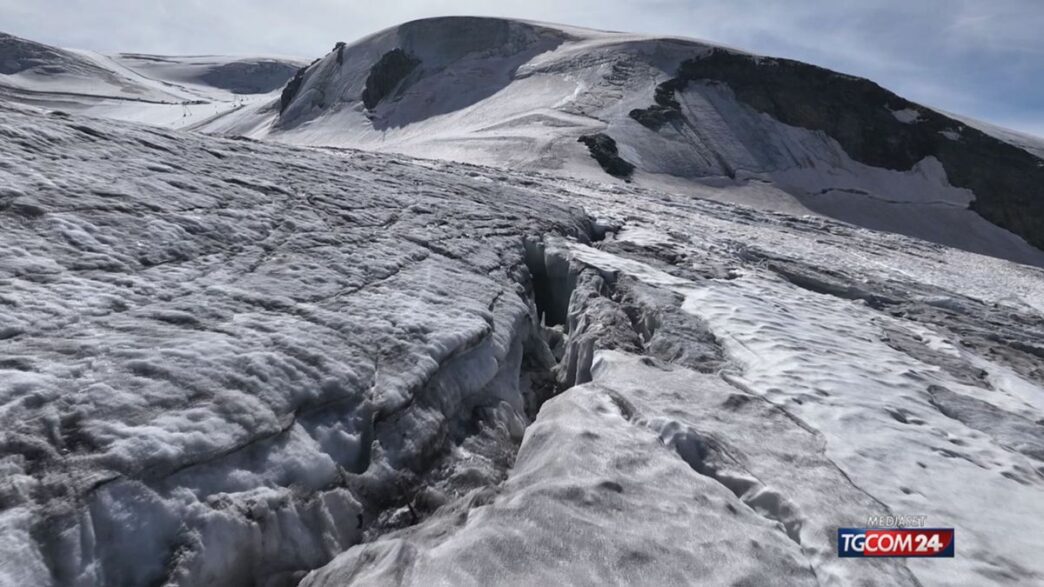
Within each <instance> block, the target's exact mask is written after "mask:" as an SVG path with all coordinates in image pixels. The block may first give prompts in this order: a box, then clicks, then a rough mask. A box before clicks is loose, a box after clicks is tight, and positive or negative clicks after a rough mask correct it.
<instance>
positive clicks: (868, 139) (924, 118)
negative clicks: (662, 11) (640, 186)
mask: <svg viewBox="0 0 1044 587" xmlns="http://www.w3.org/2000/svg"><path fill="white" fill-rule="evenodd" d="M696 80H715V81H720V82H724V83H725V84H727V85H728V87H729V88H730V89H731V90H732V92H734V93H735V95H736V97H737V98H738V99H739V100H740V101H741V102H743V103H744V104H746V105H748V106H750V107H751V108H754V109H755V110H757V111H759V112H763V113H765V114H768V115H770V116H772V117H773V118H775V119H776V120H778V121H780V122H783V123H785V124H789V125H791V126H797V127H801V128H805V129H810V130H817V131H822V132H824V133H826V134H828V135H829V136H830V137H832V138H833V139H835V140H836V141H837V142H838V143H839V144H840V145H841V147H842V148H843V149H844V150H845V152H846V153H847V154H848V155H849V156H850V157H851V158H852V159H854V160H856V161H858V162H860V163H864V164H866V165H872V166H874V167H882V168H886V169H894V170H900V171H906V170H909V169H911V168H913V167H914V165H916V164H917V163H918V162H920V161H922V160H924V159H925V158H927V157H935V158H936V159H938V160H939V161H940V162H941V163H942V165H943V168H944V169H945V171H946V176H947V178H948V179H949V181H950V183H951V184H952V185H954V186H955V187H960V188H967V189H969V190H971V191H972V192H973V193H974V194H975V201H974V202H972V204H971V208H972V209H973V210H974V211H976V212H977V213H978V214H980V215H981V216H982V217H984V218H985V219H986V220H989V221H990V222H992V223H994V224H996V225H998V226H1001V227H1002V228H1005V229H1007V230H1010V231H1011V232H1013V233H1015V234H1017V235H1019V236H1021V237H1023V238H1024V239H1026V241H1027V242H1029V243H1030V244H1032V245H1034V246H1036V247H1038V248H1044V188H1042V186H1044V160H1041V159H1040V158H1039V157H1036V156H1034V155H1032V154H1030V153H1029V152H1027V151H1025V150H1023V149H1020V148H1018V147H1016V146H1013V145H1011V144H1009V143H1006V142H1004V141H1001V140H999V139H996V138H994V137H991V136H989V135H987V134H985V133H983V132H980V131H978V130H976V129H973V128H970V127H968V126H965V125H964V124H962V123H960V122H958V121H956V120H954V119H952V118H949V117H947V116H944V115H942V114H939V113H938V112H935V111H933V110H930V109H928V108H924V107H922V106H919V105H917V104H914V103H913V102H910V101H908V100H906V99H904V98H902V97H900V96H898V95H896V94H894V93H892V92H890V91H888V90H886V89H884V88H882V87H881V86H879V85H877V84H875V83H874V82H872V81H869V80H866V79H862V78H857V77H853V76H848V75H844V74H840V73H837V72H834V71H830V70H828V69H824V68H821V67H816V66H814V65H808V64H805V63H801V62H798V61H791V60H789V59H775V58H768V57H755V56H752V55H746V54H740V53H735V52H731V51H726V50H720V49H719V50H714V51H711V52H709V53H708V54H707V55H706V56H704V57H702V58H697V59H690V60H687V61H685V62H683V63H682V64H681V66H680V67H679V68H678V71H677V74H676V76H675V77H674V78H671V79H670V80H668V81H666V82H664V83H663V84H661V85H660V86H659V87H658V88H657V91H656V104H655V105H654V106H651V107H650V108H647V109H644V110H634V111H632V112H631V113H630V114H631V117H632V118H634V119H635V120H637V121H639V122H641V123H642V124H644V125H645V126H647V127H649V128H650V129H653V130H658V129H659V128H660V127H662V126H663V125H664V124H665V123H666V122H669V121H671V120H677V119H680V117H681V112H680V110H679V109H678V103H677V101H676V100H675V98H674V93H675V92H677V91H679V90H683V89H685V87H686V86H687V85H688V83H689V82H691V81H696Z"/></svg>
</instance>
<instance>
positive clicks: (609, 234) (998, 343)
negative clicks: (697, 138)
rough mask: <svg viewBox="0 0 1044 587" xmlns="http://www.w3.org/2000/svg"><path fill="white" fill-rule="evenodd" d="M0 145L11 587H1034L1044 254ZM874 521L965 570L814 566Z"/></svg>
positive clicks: (459, 178)
mask: <svg viewBox="0 0 1044 587" xmlns="http://www.w3.org/2000/svg"><path fill="white" fill-rule="evenodd" d="M533 38H535V39H536V41H535V42H537V43H542V42H549V41H547V40H546V38H545V37H542V36H540V35H536V36H535V37H526V39H528V40H527V41H526V42H529V41H531V40H532V39H533ZM0 138H2V139H3V140H0V471H2V473H3V474H2V475H0V585H3V586H4V587H7V586H8V585H12V586H14V585H150V584H170V585H294V584H297V583H298V582H301V583H302V584H304V585H349V584H366V585H372V584H392V585H394V584H413V585H433V584H453V585H467V584H471V585H488V584H514V585H532V584H549V583H553V584H562V583H572V584H578V585H604V584H623V583H635V584H650V585H651V584H658V585H659V584H665V583H666V584H675V583H691V582H694V581H707V582H711V583H716V584H757V585H762V584H785V585H801V584H887V585H976V586H979V585H984V584H1037V583H1040V582H1041V581H1044V563H1042V560H1041V558H1040V557H1039V556H1038V554H1039V552H1040V551H1041V549H1042V548H1044V433H1042V426H1041V422H1042V421H1044V347H1042V345H1041V341H1042V340H1044V272H1042V271H1041V270H1039V269H1036V268H1032V267H1029V266H1026V265H1018V264H1015V263H1011V262H1008V261H1004V260H1000V259H997V258H992V257H985V256H980V255H976V254H972V253H968V252H965V251H960V250H955V249H951V248H947V247H944V246H940V245H937V244H932V243H928V242H924V241H919V240H916V239H911V238H908V237H904V236H899V235H895V234H888V233H880V232H873V231H869V230H866V229H862V228H858V227H854V226H852V225H848V224H844V223H840V222H837V221H833V220H829V219H824V218H821V217H816V216H795V215H791V214H783V213H773V212H766V211H757V210H754V209H751V208H747V207H743V206H738V205H734V204H729V203H720V202H715V201H713V200H712V199H714V198H716V199H728V197H729V196H728V191H729V190H730V189H735V188H734V187H724V188H717V187H709V186H705V185H699V184H694V185H693V187H692V190H691V192H690V193H688V194H685V195H671V194H669V193H666V192H664V191H662V190H658V189H648V188H646V187H643V186H641V185H637V184H636V183H635V184H618V183H607V182H603V181H587V180H581V179H570V178H567V177H563V176H561V175H559V174H556V173H550V172H549V173H535V172H528V173H527V172H519V171H508V170H503V169H500V168H497V167H483V166H476V165H468V164H459V163H448V162H433V161H425V160H412V159H408V158H406V157H402V156H394V155H386V154H374V153H366V152H359V151H352V150H338V149H314V148H309V149H302V148H295V147H290V146H282V145H278V144H271V143H262V142H255V141H250V140H242V139H240V140H228V139H220V138H214V137H208V136H206V135H200V134H191V133H183V132H177V131H170V130H162V129H156V128H149V127H143V126H135V125H131V124H126V123H120V122H112V121H104V120H97V119H88V118H81V117H78V116H69V115H65V114H60V113H53V112H52V113H47V112H43V111H40V110H35V109H29V108H25V107H20V106H14V105H11V104H8V103H0ZM599 179H601V177H600V178H599ZM695 196H700V197H695ZM704 198H711V199H704ZM889 514H897V515H924V516H927V517H928V523H929V525H931V526H954V527H956V532H957V534H956V535H957V552H958V555H957V558H955V559H952V560H916V559H910V560H904V559H883V560H854V561H853V560H847V559H838V558H837V556H836V554H835V552H834V546H833V541H834V540H835V537H836V534H835V532H836V528H837V527H839V526H846V527H847V526H861V525H864V524H865V523H866V518H867V517H868V516H877V515H889Z"/></svg>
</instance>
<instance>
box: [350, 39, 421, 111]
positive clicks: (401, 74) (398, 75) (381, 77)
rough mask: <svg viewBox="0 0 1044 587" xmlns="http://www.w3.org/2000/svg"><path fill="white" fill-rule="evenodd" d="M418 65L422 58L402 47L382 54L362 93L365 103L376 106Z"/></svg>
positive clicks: (371, 70)
mask: <svg viewBox="0 0 1044 587" xmlns="http://www.w3.org/2000/svg"><path fill="white" fill-rule="evenodd" d="M338 55H340V53H338ZM418 65H420V59H417V58H416V57H413V56H411V55H409V54H408V53H406V52H405V51H403V50H402V49H392V50H391V51H388V52H387V53H385V54H384V55H382V56H381V58H380V60H379V61H377V63H375V64H374V66H373V67H372V68H371V69H370V75H369V77H367V78H366V88H365V89H364V90H363V93H362V101H363V105H364V106H366V108H367V109H370V110H372V109H374V108H376V107H377V104H379V103H380V101H381V100H383V99H384V98H386V97H387V96H388V95H389V94H391V92H392V91H393V90H395V88H396V87H397V86H398V85H399V83H400V82H402V80H404V79H406V76H408V75H409V74H410V72H412V71H413V70H414V69H416V67H417V66H418Z"/></svg>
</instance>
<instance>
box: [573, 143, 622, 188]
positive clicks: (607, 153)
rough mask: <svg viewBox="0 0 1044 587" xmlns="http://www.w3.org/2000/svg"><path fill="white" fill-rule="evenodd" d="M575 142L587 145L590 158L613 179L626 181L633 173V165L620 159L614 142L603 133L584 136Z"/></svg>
mask: <svg viewBox="0 0 1044 587" xmlns="http://www.w3.org/2000/svg"><path fill="white" fill-rule="evenodd" d="M577 142H580V143H583V144H585V145H587V150H588V151H590V152H591V156H592V157H594V159H595V161H597V162H598V164H599V165H601V166H602V169H604V170H605V172H606V173H608V174H609V175H612V176H613V177H620V178H623V179H627V178H629V177H631V174H632V173H634V165H633V164H631V163H630V162H628V161H626V160H625V159H623V158H622V157H620V154H619V150H618V149H617V148H616V141H615V140H613V138H612V137H610V136H609V135H607V134H605V133H597V134H593V135H584V136H582V137H580V138H579V139H577Z"/></svg>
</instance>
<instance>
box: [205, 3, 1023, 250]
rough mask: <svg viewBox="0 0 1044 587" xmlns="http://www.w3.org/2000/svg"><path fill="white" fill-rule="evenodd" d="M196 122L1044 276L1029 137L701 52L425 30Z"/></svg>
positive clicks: (384, 39)
mask: <svg viewBox="0 0 1044 587" xmlns="http://www.w3.org/2000/svg"><path fill="white" fill-rule="evenodd" d="M198 128H200V129H202V130H206V131H209V132H216V133H225V134H232V135H240V134H241V135H247V136H252V137H255V138H271V139H275V140H280V141H285V142H290V143H296V144H307V145H328V146H342V147H358V148H365V149H372V150H381V151H393V152H401V153H406V154H410V155H415V156H422V157H430V158H441V159H452V160H460V161H469V162H476V163H482V164H491V165H500V166H511V167H521V168H526V169H535V170H537V169H539V170H548V169H550V170H556V171H558V172H561V173H566V174H569V175H574V176H581V177H586V178H596V179H599V178H600V179H602V180H605V181H624V180H629V181H634V182H637V183H639V184H642V185H648V186H651V187H660V188H664V189H668V190H670V191H681V192H686V191H688V192H691V191H692V189H693V186H694V185H695V184H707V183H710V184H712V185H715V186H719V187H726V188H728V189H727V190H726V192H727V194H726V195H725V196H724V197H729V198H732V199H734V200H736V201H741V202H745V203H749V204H754V205H757V206H760V207H768V208H772V209H777V210H787V211H805V212H817V213H821V214H825V215H828V216H832V217H836V218H839V219H842V220H846V221H850V222H853V223H856V224H860V225H863V226H867V227H871V228H877V229H882V230H889V231H894V232H900V233H903V234H908V235H912V236H918V237H921V238H926V239H928V240H932V241H935V242H940V243H944V244H947V245H951V246H957V247H961V248H964V249H967V250H971V251H975V252H982V253H987V254H991V255H995V256H1001V257H1005V258H1009V259H1012V260H1016V261H1020V262H1024V263H1032V264H1037V265H1041V264H1044V255H1042V254H1041V252H1040V250H1039V248H1040V247H1042V246H1044V196H1042V194H1041V189H1042V188H1041V186H1044V160H1041V159H1040V156H1039V153H1040V152H1039V151H1037V150H1034V149H1033V148H1032V146H1031V142H1027V141H1021V142H1018V143H1017V146H1014V145H1013V143H1012V142H1011V137H1010V136H1007V135H1005V136H1002V139H1003V140H1002V139H998V138H995V137H994V136H993V134H999V133H992V134H988V133H986V132H980V131H979V130H977V129H975V128H973V127H972V126H970V125H968V124H965V123H963V122H962V121H959V120H956V119H953V118H950V117H948V116H946V115H943V114H940V113H938V112H936V111H934V110H932V109H930V108H927V107H924V106H921V105H918V104H915V103H912V102H909V101H907V100H904V99H902V98H901V97H899V96H896V95H895V94H892V93H890V92H888V91H887V90H884V89H883V88H880V87H879V86H877V85H876V84H873V83H872V82H869V81H867V80H862V79H859V78H854V77H851V76H846V75H843V74H838V73H834V72H831V71H828V70H825V69H822V68H818V67H815V66H811V65H807V64H803V63H799V62H795V61H788V60H781V59H771V58H763V57H757V56H753V55H749V54H746V53H742V52H739V51H734V50H730V49H723V48H720V47H714V46H711V45H708V44H705V43H702V42H698V41H694V40H688V39H675V38H655V37H648V36H641V35H630V34H624V33H608V32H600V31H590V30H584V29H577V28H571V27H561V26H556V25H545V24H537V23H530V22H523V21H511V20H502V19H488V18H469V17H452V18H438V19H428V20H422V21H415V22H410V23H406V24H403V25H401V26H398V27H394V28H391V29H388V30H385V31H382V32H380V33H377V34H375V35H372V36H369V37H366V38H364V39H362V40H360V41H358V42H356V43H353V44H351V45H346V46H345V45H339V46H338V47H336V48H335V49H334V51H332V52H331V53H329V54H328V55H326V56H325V57H323V58H322V59H320V60H318V61H316V62H315V63H313V64H312V65H310V66H309V67H307V68H305V69H302V70H301V71H300V72H299V73H298V75H297V76H295V77H294V79H293V80H292V81H291V82H290V83H289V84H288V85H287V87H286V88H285V89H284V91H283V92H282V95H281V96H280V98H279V99H278V100H275V99H273V100H271V101H270V102H268V103H261V102H259V103H256V104H252V105H250V106H248V107H247V108H244V109H241V110H238V111H235V112H229V113H228V114H226V115H222V116H218V117H215V118H214V119H212V120H209V121H207V122H206V123H204V124H201V125H199V126H198ZM584 137H590V138H584ZM613 175H615V176H617V177H618V178H619V179H614V177H613ZM998 227H1000V228H998ZM1026 241H1028V242H1029V243H1031V244H1032V245H1035V246H1036V247H1037V248H1034V247H1033V246H1030V245H1029V244H1027V242H1026Z"/></svg>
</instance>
